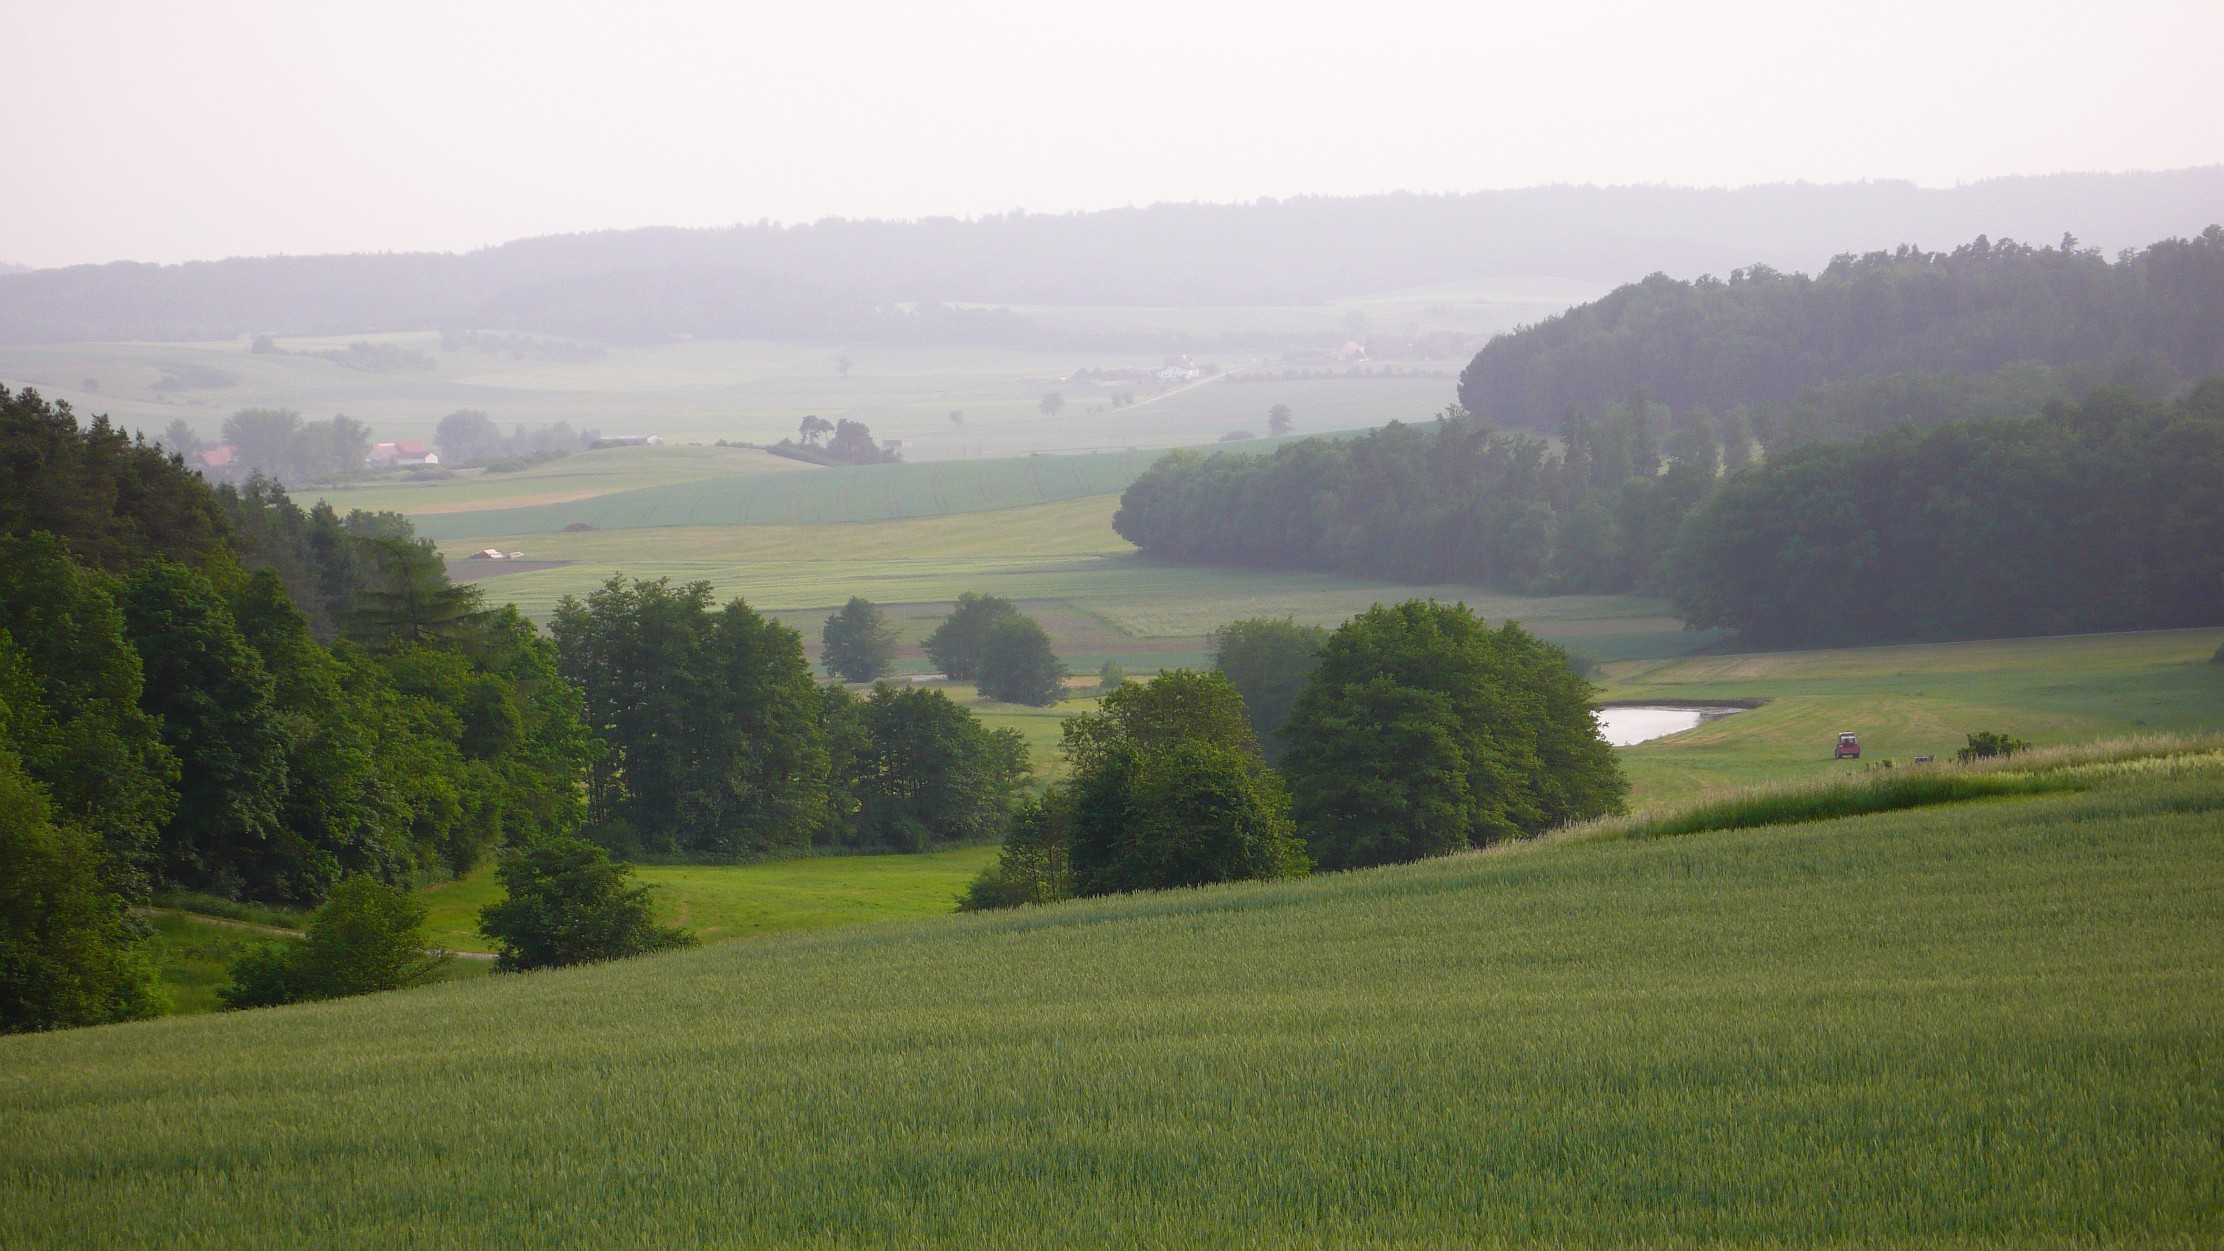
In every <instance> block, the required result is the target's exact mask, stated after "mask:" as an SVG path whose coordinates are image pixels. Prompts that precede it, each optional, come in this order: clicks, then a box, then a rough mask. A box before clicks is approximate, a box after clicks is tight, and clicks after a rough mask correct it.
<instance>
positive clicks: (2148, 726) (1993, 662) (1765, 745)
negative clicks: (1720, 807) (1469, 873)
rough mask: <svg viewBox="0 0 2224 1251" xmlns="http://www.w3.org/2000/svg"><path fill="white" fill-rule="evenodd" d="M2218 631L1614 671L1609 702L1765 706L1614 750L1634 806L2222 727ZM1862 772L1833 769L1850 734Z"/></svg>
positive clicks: (1609, 669) (1737, 658) (1626, 666)
mask: <svg viewBox="0 0 2224 1251" xmlns="http://www.w3.org/2000/svg"><path fill="white" fill-rule="evenodd" d="M2220 644H2224V630H2161V631H2149V632H2143V633H2131V634H2092V635H2080V636H2076V637H2070V638H2035V639H1997V640H1991V641H1985V642H1971V643H1939V644H1925V645H1914V646H1905V647H1860V648H1842V649H1837V650H1831V651H1807V652H1757V653H1746V654H1739V655H1727V656H1694V657H1687V658H1684V659H1678V660H1665V661H1629V662H1625V663H1621V664H1612V665H1608V666H1606V667H1605V675H1604V678H1603V681H1604V683H1605V687H1606V690H1605V696H1606V698H1608V699H1612V700H1618V701H1624V702H1642V701H1645V700H1651V699H1672V700H1683V701H1692V702H1704V701H1707V700H1726V699H1742V700H1766V701H1767V702H1766V703H1765V704H1764V705H1763V706H1762V707H1760V708H1757V709H1755V710H1753V711H1751V712H1741V713H1738V714H1737V715H1735V716H1730V717H1724V718H1722V719H1720V720H1718V721H1710V722H1707V723H1705V724H1703V725H1701V726H1699V727H1698V728H1697V729H1694V730H1688V731H1685V732H1684V733H1682V734H1677V735H1674V736H1672V737H1669V738H1664V739H1658V740H1655V741H1654V742H1650V743H1644V744H1641V745H1639V746H1637V747H1633V748H1628V749H1626V750H1624V751H1623V752H1622V753H1621V756H1622V763H1623V766H1624V767H1625V768H1626V769H1627V770H1628V771H1629V775H1630V780H1631V783H1632V785H1633V793H1632V795H1631V802H1632V803H1633V804H1636V805H1638V806H1640V807H1641V806H1644V805H1647V804H1652V803H1659V802H1668V801H1675V800H1681V799H1688V798H1691V797H1693V796H1695V795H1699V794H1703V793H1705V792H1708V791H1718V790H1722V789H1724V788H1727V787H1734V786H1744V785H1748V784H1751V783H1754V782H1773V781H1782V780H1787V779H1796V778H1803V777H1817V776H1825V775H1830V774H1834V773H1843V772H1846V771H1849V770H1853V769H1859V768H1862V767H1869V766H1875V765H1876V764H1878V763H1880V762H1882V761H1885V760H1892V761H1894V762H1895V763H1897V764H1903V765H1904V764H1907V763H1909V762H1910V761H1911V760H1912V759H1913V758H1914V757H1915V756H1918V755H1931V756H1937V757H1938V758H1940V759H1942V760H1943V759H1949V758H1951V757H1952V755H1953V752H1954V750H1955V749H1956V748H1958V747H1960V746H1961V745H1962V743H1963V742H1964V741H1965V740H1966V738H1967V736H1968V734H1969V733H1970V731H1972V730H1998V731H2001V732H2003V733H2007V734H2012V735H2014V736H2016V737H2018V738H2022V739H2026V740H2029V741H2031V742H2034V743H2039V744H2050V743H2071V742H2079V741H2082V740H2087V739H2094V738H2102V737H2107V736H2110V735H2117V734H2134V733H2143V732H2166V731H2172V732H2174V731H2184V732H2207V731H2215V730H2224V665H2214V664H2209V663H2208V660H2209V658H2210V657H2211V656H2213V655H2215V653H2216V650H2217V647H2218V646H2219V645H2220ZM1848 730H1850V731H1852V732H1854V733H1856V734H1858V735H1860V736H1861V745H1862V748H1863V755H1862V758H1861V760H1860V761H1858V762H1855V761H1845V762H1838V761H1833V760H1832V759H1831V748H1832V746H1833V745H1834V744H1835V743H1836V741H1837V737H1838V734H1839V733H1840V732H1841V731H1848Z"/></svg>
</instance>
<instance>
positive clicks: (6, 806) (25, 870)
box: [0, 696, 157, 1034]
mask: <svg viewBox="0 0 2224 1251" xmlns="http://www.w3.org/2000/svg"><path fill="white" fill-rule="evenodd" d="M19 698H20V696H19ZM25 712H28V708H24V709H23V711H21V712H19V711H17V709H16V708H15V707H12V706H11V705H9V704H7V703H5V702H0V1033H6V1034H14V1033H22V1032H25V1031H28V1030H44V1029H62V1028H66V1027H68V1026H73V1025H97V1024H99V1023H101V1022H103V1021H122V1020H128V1019H130V1018H133V1017H140V1016H150V1015H153V1013H154V1012H155V1010H156V1007H157V1001H156V1000H155V998H154V994H153V989H152V975H151V973H150V972H149V970H148V968H147V966H146V964H145V962H144V961H143V959H142V958H141V957H140V955H139V953H138V951H137V949H136V948H135V946H134V937H133V930H132V927H131V923H130V918H129V916H128V915H127V914H126V913H125V911H124V901H123V900H122V899H121V898H120V897H118V896H117V895H116V894H114V893H113V892H111V891H110V890H108V889H107V888H106V887H104V886H103V885H102V883H101V881H100V876H99V873H98V866H99V864H100V862H101V858H102V857H101V848H100V846H99V844H98V842H97V841H95V839H94V838H93V837H92V835H91V834H90V833H89V832H87V831H86V830H84V829H83V828H81V827H76V826H70V825H60V824H57V823H56V822H55V820H54V811H53V808H52V806H51V805H50V804H48V802H47V798H46V794H45V792H44V791H43V790H42V789H41V788H40V787H39V785H38V783H37V782H35V781H33V780H32V779H31V777H30V775H29V774H27V773H25V772H24V770H23V766H22V762H21V760H20V759H19V758H18V756H17V754H16V751H15V748H14V745H13V727H16V726H18V725H20V724H21V723H22V722H23V721H24V719H25V717H24V713H25Z"/></svg>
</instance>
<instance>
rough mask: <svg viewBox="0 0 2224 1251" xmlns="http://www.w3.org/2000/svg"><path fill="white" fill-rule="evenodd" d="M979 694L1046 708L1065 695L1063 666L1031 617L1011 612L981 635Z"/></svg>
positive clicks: (1043, 633)
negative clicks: (1013, 614) (1011, 615)
mask: <svg viewBox="0 0 2224 1251" xmlns="http://www.w3.org/2000/svg"><path fill="white" fill-rule="evenodd" d="M977 685H978V686H979V688H980V692H981V694H983V695H985V696H987V697H988V698H990V699H995V700H1002V701H1003V702H1005V703H1007V704H1028V705H1031V706H1034V707H1037V708H1048V707H1049V706H1051V705H1052V704H1055V703H1057V702H1058V701H1059V700H1061V699H1064V698H1065V695H1066V666H1065V665H1064V663H1063V662H1061V661H1060V660H1059V659H1058V654H1057V653H1056V652H1055V651H1053V650H1052V649H1051V645H1050V635H1049V634H1048V633H1046V632H1045V631H1044V630H1043V628H1042V627H1041V626H1040V625H1037V624H1036V623H1035V621H1034V619H1033V618H1030V617H1023V616H1016V615H1015V616H1013V617H1010V618H1008V619H1006V620H1003V621H999V622H997V623H996V624H995V625H993V626H990V627H989V629H988V632H987V633H986V634H985V635H983V636H982V638H981V670H980V675H979V678H978V681H977Z"/></svg>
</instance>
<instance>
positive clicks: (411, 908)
mask: <svg viewBox="0 0 2224 1251" xmlns="http://www.w3.org/2000/svg"><path fill="white" fill-rule="evenodd" d="M441 963H442V957H439V956H436V955H433V954H432V953H430V952H428V951H426V950H425V905H424V904H422V903H420V902H418V901H417V899H416V897H414V896H412V895H411V894H410V893H409V892H408V891H407V890H404V889H403V888H401V887H399V886H389V885H387V884H386V883H384V882H381V881H379V880H378V879H377V878H374V877H370V876H368V875H365V874H358V875H356V876H353V877H349V878H346V879H344V880H343V881H341V882H340V884H339V885H338V886H335V887H333V888H332V894H331V897H330V898H329V899H327V900H325V902H324V906H323V907H321V908H318V909H317V911H316V913H315V915H313V916H311V917H310V918H309V925H308V935H307V937H306V938H304V939H303V940H302V941H300V942H287V943H278V944H273V945H270V946H266V947H261V948H257V949H255V950H253V951H250V952H248V953H246V954H245V955H243V956H241V957H240V958H239V959H238V960H236V961H234V962H233V964H232V982H231V985H229V986H226V987H224V988H223V989H222V990H220V991H218V992H217V997H218V998H220V999H222V1000H223V1001H224V1006H225V1007H228V1008H270V1007H276V1006H278V1005H279V1004H287V1003H306V1002H309V1001H311V1000H317V999H341V998H345V997H347V996H350V995H368V994H372V993H374V992H377V991H382V990H402V989H404V988H406V987H410V986H418V985H422V984H424V983H425V982H428V981H431V980H432V979H433V978H434V977H436V976H438V975H439V972H440V966H441Z"/></svg>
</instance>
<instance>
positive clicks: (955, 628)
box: [926, 591, 1019, 682]
mask: <svg viewBox="0 0 2224 1251" xmlns="http://www.w3.org/2000/svg"><path fill="white" fill-rule="evenodd" d="M1018 615H1019V606H1018V605H1016V604H1014V603H1012V601H1010V600H1008V599H1005V598H1004V597H1003V596H1000V595H976V594H974V593H973V592H971V591H968V592H966V593H965V594H963V595H960V596H958V600H957V603H956V604H955V605H953V606H952V607H951V609H950V615H949V616H948V617H945V618H943V621H942V624H941V625H938V626H936V627H935V628H934V633H932V634H930V635H928V636H927V640H926V652H927V658H928V659H930V660H932V661H934V664H935V668H937V669H940V670H941V671H942V673H943V674H944V675H945V676H946V677H948V678H949V679H950V680H951V681H953V682H971V681H972V680H973V679H975V678H977V677H979V676H980V673H981V643H982V640H984V639H986V638H987V637H988V632H989V629H990V627H992V626H994V625H996V624H997V623H998V622H1000V621H1005V620H1008V619H1010V618H1013V617H1016V616H1018Z"/></svg>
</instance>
